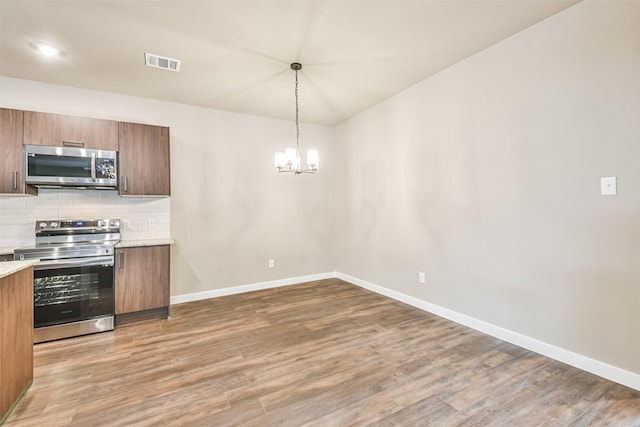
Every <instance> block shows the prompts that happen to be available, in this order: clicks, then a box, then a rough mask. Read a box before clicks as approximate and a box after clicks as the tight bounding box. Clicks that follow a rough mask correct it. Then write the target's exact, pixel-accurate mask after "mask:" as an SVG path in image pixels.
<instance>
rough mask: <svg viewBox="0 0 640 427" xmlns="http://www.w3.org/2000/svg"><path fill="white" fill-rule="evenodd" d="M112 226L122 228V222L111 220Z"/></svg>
mask: <svg viewBox="0 0 640 427" xmlns="http://www.w3.org/2000/svg"><path fill="white" fill-rule="evenodd" d="M111 226H112V227H120V221H118V220H117V219H112V220H111Z"/></svg>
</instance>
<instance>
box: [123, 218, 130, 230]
mask: <svg viewBox="0 0 640 427" xmlns="http://www.w3.org/2000/svg"><path fill="white" fill-rule="evenodd" d="M122 227H123V228H124V229H125V230H131V221H129V220H128V219H123V220H122Z"/></svg>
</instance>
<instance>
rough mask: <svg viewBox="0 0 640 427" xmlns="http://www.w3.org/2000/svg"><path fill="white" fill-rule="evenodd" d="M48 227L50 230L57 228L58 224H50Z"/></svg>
mask: <svg viewBox="0 0 640 427" xmlns="http://www.w3.org/2000/svg"><path fill="white" fill-rule="evenodd" d="M49 226H50V227H51V228H58V223H57V222H52V223H51V224H49Z"/></svg>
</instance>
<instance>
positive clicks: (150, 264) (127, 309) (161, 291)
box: [116, 245, 170, 314]
mask: <svg viewBox="0 0 640 427" xmlns="http://www.w3.org/2000/svg"><path fill="white" fill-rule="evenodd" d="M169 248H170V247H169V246H167V245H164V246H144V247H135V248H123V249H117V250H116V314H124V313H132V312H136V311H142V310H150V309H153V308H160V307H168V306H169V257H170V252H169Z"/></svg>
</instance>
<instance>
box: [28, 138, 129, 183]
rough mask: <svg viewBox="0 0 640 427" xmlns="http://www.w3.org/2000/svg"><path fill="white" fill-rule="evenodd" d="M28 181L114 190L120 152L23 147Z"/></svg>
mask: <svg viewBox="0 0 640 427" xmlns="http://www.w3.org/2000/svg"><path fill="white" fill-rule="evenodd" d="M24 170H25V183H27V184H30V185H33V186H36V187H45V188H47V187H49V188H59V187H75V188H95V189H115V188H116V187H117V185H118V179H117V178H118V153H117V151H107V150H93V149H87V148H81V147H51V146H46V145H25V146H24Z"/></svg>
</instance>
